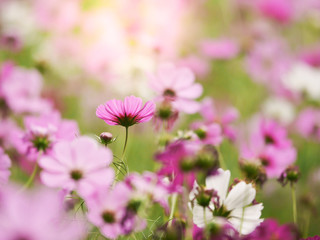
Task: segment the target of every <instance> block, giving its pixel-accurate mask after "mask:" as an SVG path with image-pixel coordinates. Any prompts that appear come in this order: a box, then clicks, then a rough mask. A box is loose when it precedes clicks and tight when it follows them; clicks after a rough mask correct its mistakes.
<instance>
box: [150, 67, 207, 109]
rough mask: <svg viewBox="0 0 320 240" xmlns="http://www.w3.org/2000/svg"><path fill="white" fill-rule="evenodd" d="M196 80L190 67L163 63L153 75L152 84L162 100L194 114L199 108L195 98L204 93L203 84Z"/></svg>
mask: <svg viewBox="0 0 320 240" xmlns="http://www.w3.org/2000/svg"><path fill="white" fill-rule="evenodd" d="M194 81H195V76H194V74H193V73H192V72H191V70H190V69H188V68H176V67H175V66H174V65H172V64H163V65H161V66H160V67H159V68H158V70H157V72H156V74H154V75H152V76H151V82H150V84H151V87H152V88H153V90H154V91H155V92H156V93H157V95H158V97H159V99H161V101H163V100H168V101H170V102H171V103H172V106H173V107H174V108H176V109H177V110H179V111H182V112H185V113H188V114H192V113H195V112H197V111H198V110H199V104H198V103H197V102H196V101H195V99H196V98H198V97H200V96H201V94H202V86H201V85H200V84H199V83H195V82H194Z"/></svg>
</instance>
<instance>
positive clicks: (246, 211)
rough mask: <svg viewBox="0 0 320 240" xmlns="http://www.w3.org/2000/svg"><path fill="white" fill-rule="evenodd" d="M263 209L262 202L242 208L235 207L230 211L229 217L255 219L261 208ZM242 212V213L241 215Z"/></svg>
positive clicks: (258, 216) (258, 215)
mask: <svg viewBox="0 0 320 240" xmlns="http://www.w3.org/2000/svg"><path fill="white" fill-rule="evenodd" d="M262 209H263V206H262V203H259V204H256V205H252V206H249V207H244V208H236V209H234V210H232V212H231V213H230V216H231V217H235V218H239V219H241V218H242V217H243V218H244V219H247V220H257V219H259V218H260V216H261V210H262ZM242 214H243V215H242Z"/></svg>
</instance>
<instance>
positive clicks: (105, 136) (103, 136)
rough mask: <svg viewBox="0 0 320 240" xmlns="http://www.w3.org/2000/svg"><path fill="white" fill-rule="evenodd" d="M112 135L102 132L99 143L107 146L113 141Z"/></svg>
mask: <svg viewBox="0 0 320 240" xmlns="http://www.w3.org/2000/svg"><path fill="white" fill-rule="evenodd" d="M112 137H113V136H112V134H111V133H109V132H103V133H101V134H100V141H101V143H102V144H104V145H108V144H109V143H112V142H113V141H114V139H113V138H112Z"/></svg>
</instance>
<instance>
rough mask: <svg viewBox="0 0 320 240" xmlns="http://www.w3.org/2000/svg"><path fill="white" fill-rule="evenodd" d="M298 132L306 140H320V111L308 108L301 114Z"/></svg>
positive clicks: (298, 121) (297, 124)
mask: <svg viewBox="0 0 320 240" xmlns="http://www.w3.org/2000/svg"><path fill="white" fill-rule="evenodd" d="M296 126H297V131H298V132H299V133H300V134H301V135H302V136H303V137H305V138H314V139H316V140H318V141H319V140H320V111H319V110H316V109H313V108H307V109H304V110H303V111H302V112H300V114H299V116H298V119H297V121H296Z"/></svg>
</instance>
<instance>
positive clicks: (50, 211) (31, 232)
mask: <svg viewBox="0 0 320 240" xmlns="http://www.w3.org/2000/svg"><path fill="white" fill-rule="evenodd" d="M0 192H1V204H0V238H1V239H32V240H40V239H41V240H57V239H65V240H76V239H78V240H80V239H83V237H84V236H85V234H86V233H85V231H86V229H85V225H84V223H83V222H81V220H80V219H75V218H74V217H71V216H68V215H67V214H66V213H65V212H64V210H63V207H62V206H63V205H62V202H61V199H60V197H59V195H58V194H57V193H56V192H53V191H49V190H47V189H38V190H36V191H34V192H18V190H17V189H16V188H4V189H3V188H2V189H1V190H0ZM30 216H32V217H30Z"/></svg>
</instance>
